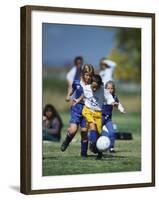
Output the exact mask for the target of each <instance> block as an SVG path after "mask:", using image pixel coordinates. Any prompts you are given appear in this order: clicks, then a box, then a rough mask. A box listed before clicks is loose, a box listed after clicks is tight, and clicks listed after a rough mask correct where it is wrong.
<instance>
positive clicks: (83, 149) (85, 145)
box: [81, 140, 88, 156]
mask: <svg viewBox="0 0 159 200" xmlns="http://www.w3.org/2000/svg"><path fill="white" fill-rule="evenodd" d="M87 150H88V140H81V156H86V155H87Z"/></svg>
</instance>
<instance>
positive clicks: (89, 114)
mask: <svg viewBox="0 0 159 200" xmlns="http://www.w3.org/2000/svg"><path fill="white" fill-rule="evenodd" d="M84 99H85V106H84V108H83V111H82V114H83V116H84V117H85V119H86V122H87V128H88V129H89V131H90V136H89V141H90V150H91V151H92V152H93V153H97V154H98V155H97V159H101V158H102V153H101V152H99V151H98V150H97V148H96V141H97V139H98V137H99V135H100V134H101V132H102V105H103V102H104V101H106V102H107V104H108V105H112V106H113V105H115V104H116V103H115V101H114V99H113V97H112V95H111V94H110V93H109V92H108V91H107V90H106V89H104V87H103V83H102V79H101V77H100V76H99V75H94V76H93V77H92V84H91V85H87V86H86V87H85V88H84Z"/></svg>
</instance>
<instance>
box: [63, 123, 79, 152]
mask: <svg viewBox="0 0 159 200" xmlns="http://www.w3.org/2000/svg"><path fill="white" fill-rule="evenodd" d="M77 130H78V125H77V124H74V123H71V124H70V126H69V128H68V132H67V135H66V137H65V140H64V141H63V143H62V145H61V151H65V150H66V149H67V147H68V146H69V144H70V142H71V141H72V139H73V138H74V136H75V135H76V133H77Z"/></svg>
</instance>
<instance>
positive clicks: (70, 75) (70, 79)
mask: <svg viewBox="0 0 159 200" xmlns="http://www.w3.org/2000/svg"><path fill="white" fill-rule="evenodd" d="M74 75H75V69H74V68H72V69H71V70H70V71H69V72H68V73H67V75H66V79H67V95H66V97H65V100H66V101H69V100H70V96H71V95H72V94H73V90H72V84H73V79H74Z"/></svg>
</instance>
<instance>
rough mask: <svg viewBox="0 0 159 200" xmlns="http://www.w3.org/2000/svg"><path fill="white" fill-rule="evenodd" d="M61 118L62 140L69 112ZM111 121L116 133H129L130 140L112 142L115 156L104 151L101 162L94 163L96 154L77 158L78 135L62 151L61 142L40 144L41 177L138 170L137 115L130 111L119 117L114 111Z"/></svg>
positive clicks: (139, 166)
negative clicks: (41, 149)
mask: <svg viewBox="0 0 159 200" xmlns="http://www.w3.org/2000/svg"><path fill="white" fill-rule="evenodd" d="M61 116H62V119H63V122H64V128H63V131H62V141H63V139H64V137H65V134H66V130H67V126H68V122H69V113H67V112H66V113H62V115H61ZM113 121H114V122H115V123H116V124H117V125H118V129H119V131H128V132H131V133H132V134H133V140H129V141H123V140H122V141H121V140H120V141H119V140H116V153H115V154H110V153H109V152H105V153H104V157H103V159H102V160H96V155H94V154H92V153H91V152H88V154H89V156H88V158H86V159H83V158H81V157H80V134H79V132H78V133H77V135H76V137H75V138H74V140H73V141H72V143H71V144H70V146H69V148H68V149H67V150H66V151H65V152H61V151H60V145H61V143H56V142H45V141H44V142H43V176H50V175H71V174H90V173H108V172H126V171H140V170H141V154H140V153H141V144H140V143H141V137H140V132H141V131H140V128H141V121H140V113H137V112H134V113H133V112H131V113H127V114H126V115H122V114H120V113H118V112H116V113H114V116H113Z"/></svg>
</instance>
